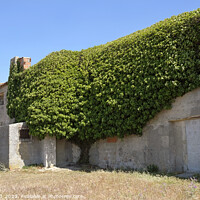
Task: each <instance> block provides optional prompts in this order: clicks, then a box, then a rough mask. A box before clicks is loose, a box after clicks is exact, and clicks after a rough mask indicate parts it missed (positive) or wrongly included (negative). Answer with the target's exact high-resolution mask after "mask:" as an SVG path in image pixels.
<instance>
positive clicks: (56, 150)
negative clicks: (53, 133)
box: [0, 57, 200, 172]
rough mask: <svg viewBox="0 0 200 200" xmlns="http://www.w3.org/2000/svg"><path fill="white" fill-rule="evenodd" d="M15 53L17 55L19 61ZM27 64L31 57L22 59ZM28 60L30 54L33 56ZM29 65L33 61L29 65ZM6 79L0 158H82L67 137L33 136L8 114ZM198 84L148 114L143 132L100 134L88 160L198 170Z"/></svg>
mask: <svg viewBox="0 0 200 200" xmlns="http://www.w3.org/2000/svg"><path fill="white" fill-rule="evenodd" d="M16 59H19V58H16V57H15V58H14V59H13V61H14V62H15V61H16ZM21 60H22V61H21V63H22V65H23V64H24V65H25V66H24V69H27V67H26V66H27V64H26V63H27V60H26V61H25V58H24V59H23V58H22V59H21ZM29 61H30V59H29ZM29 66H30V65H29ZM6 91H7V83H4V84H1V85H0V122H1V124H0V125H1V126H0V162H2V163H4V164H5V165H6V166H7V167H9V168H20V167H23V166H24V165H30V164H41V163H43V164H44V166H46V167H50V166H58V167H65V166H67V165H68V164H71V163H76V162H77V161H78V160H79V156H80V149H79V147H77V146H76V145H74V144H71V143H70V142H68V141H67V140H65V139H62V140H56V138H54V137H49V136H47V137H46V138H45V139H44V140H42V141H40V140H38V139H37V138H36V137H32V136H29V134H28V129H27V127H26V124H25V123H23V122H22V123H16V124H14V123H13V120H11V119H10V118H9V117H8V116H7V114H6ZM199 147H200V88H197V89H195V90H193V91H191V92H188V93H187V94H185V95H183V96H182V97H178V98H176V99H175V101H174V103H173V104H172V108H171V109H170V110H163V111H161V112H160V113H158V114H157V115H156V116H155V117H154V118H153V119H152V120H150V121H149V122H148V123H147V125H146V126H145V127H144V129H143V135H142V136H137V135H130V136H127V137H125V138H123V139H119V138H117V137H114V138H107V139H105V140H99V141H97V142H96V143H94V144H93V145H92V147H91V149H90V163H91V164H93V165H97V166H99V167H102V168H107V167H110V168H115V169H117V168H123V169H124V168H128V169H145V168H147V167H148V166H150V165H156V166H158V167H159V169H160V170H161V171H165V172H200V148H199Z"/></svg>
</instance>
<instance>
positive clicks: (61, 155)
mask: <svg viewBox="0 0 200 200" xmlns="http://www.w3.org/2000/svg"><path fill="white" fill-rule="evenodd" d="M79 158H80V148H79V147H78V146H76V145H75V144H72V143H71V142H68V141H67V140H66V139H61V140H57V141H56V165H57V166H58V167H66V166H67V165H70V164H75V163H77V162H78V160H79Z"/></svg>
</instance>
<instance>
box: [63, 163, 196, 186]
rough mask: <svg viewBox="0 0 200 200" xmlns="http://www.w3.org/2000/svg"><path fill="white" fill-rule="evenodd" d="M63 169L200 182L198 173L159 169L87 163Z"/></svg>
mask: <svg viewBox="0 0 200 200" xmlns="http://www.w3.org/2000/svg"><path fill="white" fill-rule="evenodd" d="M62 168H63V169H70V170H72V171H81V172H86V173H91V172H95V171H99V170H103V171H105V172H116V173H121V172H123V173H135V172H137V173H141V174H144V173H145V174H149V175H151V176H155V177H166V176H167V177H175V178H178V179H195V180H196V181H198V182H200V173H187V172H185V173H172V172H170V173H167V172H160V171H159V170H156V171H155V172H152V171H151V170H150V171H148V170H142V169H123V168H121V169H112V168H109V167H107V168H100V167H98V166H95V165H89V164H82V165H78V164H74V165H68V166H66V167H62Z"/></svg>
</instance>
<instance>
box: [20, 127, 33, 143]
mask: <svg viewBox="0 0 200 200" xmlns="http://www.w3.org/2000/svg"><path fill="white" fill-rule="evenodd" d="M19 138H20V139H21V140H30V139H31V136H30V135H29V129H28V128H21V129H20V130H19Z"/></svg>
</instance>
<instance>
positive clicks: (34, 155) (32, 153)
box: [9, 123, 43, 169]
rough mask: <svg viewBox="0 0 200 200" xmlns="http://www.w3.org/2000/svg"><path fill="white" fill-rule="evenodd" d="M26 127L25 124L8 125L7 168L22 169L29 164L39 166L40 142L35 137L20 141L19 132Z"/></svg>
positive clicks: (40, 159)
mask: <svg viewBox="0 0 200 200" xmlns="http://www.w3.org/2000/svg"><path fill="white" fill-rule="evenodd" d="M22 127H26V124H25V123H17V124H11V125H9V168H10V169H14V168H22V167H23V166H27V165H31V164H41V163H42V162H43V160H42V153H41V152H42V151H41V150H42V141H39V140H38V139H37V138H36V137H32V138H31V139H29V140H20V138H19V130H20V129H21V128H22Z"/></svg>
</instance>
